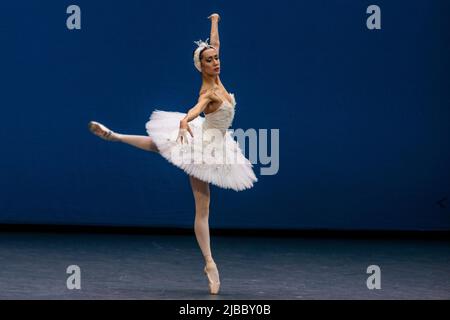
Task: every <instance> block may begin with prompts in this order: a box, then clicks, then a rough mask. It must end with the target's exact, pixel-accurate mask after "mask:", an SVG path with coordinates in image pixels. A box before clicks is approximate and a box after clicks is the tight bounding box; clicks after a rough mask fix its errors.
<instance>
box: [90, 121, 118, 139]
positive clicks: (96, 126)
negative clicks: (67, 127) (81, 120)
mask: <svg viewBox="0 0 450 320" xmlns="http://www.w3.org/2000/svg"><path fill="white" fill-rule="evenodd" d="M88 128H89V131H91V132H92V133H93V134H95V135H96V136H98V137H100V138H102V139H104V140H107V141H119V139H118V138H117V136H116V135H115V132H114V131H112V130H110V129H108V128H107V127H105V126H104V125H102V124H101V123H99V122H96V121H90V122H89V124H88Z"/></svg>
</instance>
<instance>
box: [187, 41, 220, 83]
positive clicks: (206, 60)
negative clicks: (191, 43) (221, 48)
mask: <svg viewBox="0 0 450 320" xmlns="http://www.w3.org/2000/svg"><path fill="white" fill-rule="evenodd" d="M208 39H209V38H208ZM208 39H206V41H205V42H203V41H202V40H199V41H195V43H196V44H197V45H198V47H197V48H196V49H195V50H194V53H193V60H194V65H195V67H196V68H197V70H198V71H199V72H201V73H203V74H207V75H210V76H214V75H218V74H219V73H220V59H219V55H218V52H217V50H216V48H214V47H213V46H211V45H209V44H208Z"/></svg>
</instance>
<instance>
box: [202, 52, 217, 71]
mask: <svg viewBox="0 0 450 320" xmlns="http://www.w3.org/2000/svg"><path fill="white" fill-rule="evenodd" d="M202 72H204V73H206V74H208V75H210V76H214V75H218V74H219V73H220V59H219V55H218V54H217V51H216V49H214V48H209V49H206V50H205V51H203V53H202Z"/></svg>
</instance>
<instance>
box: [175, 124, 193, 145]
mask: <svg viewBox="0 0 450 320" xmlns="http://www.w3.org/2000/svg"><path fill="white" fill-rule="evenodd" d="M188 132H189V133H190V135H191V136H192V137H193V136H194V134H193V133H192V130H191V128H190V127H189V125H188V123H187V122H186V121H184V120H181V121H180V130H179V132H178V137H177V142H178V143H181V144H183V143H184V142H186V143H189V141H188V135H187V133H188Z"/></svg>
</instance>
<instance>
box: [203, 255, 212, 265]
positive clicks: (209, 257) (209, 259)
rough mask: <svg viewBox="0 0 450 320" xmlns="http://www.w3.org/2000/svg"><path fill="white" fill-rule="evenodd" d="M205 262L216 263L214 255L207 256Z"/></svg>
mask: <svg viewBox="0 0 450 320" xmlns="http://www.w3.org/2000/svg"><path fill="white" fill-rule="evenodd" d="M205 263H206V264H210V263H214V259H213V258H212V256H205Z"/></svg>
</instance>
